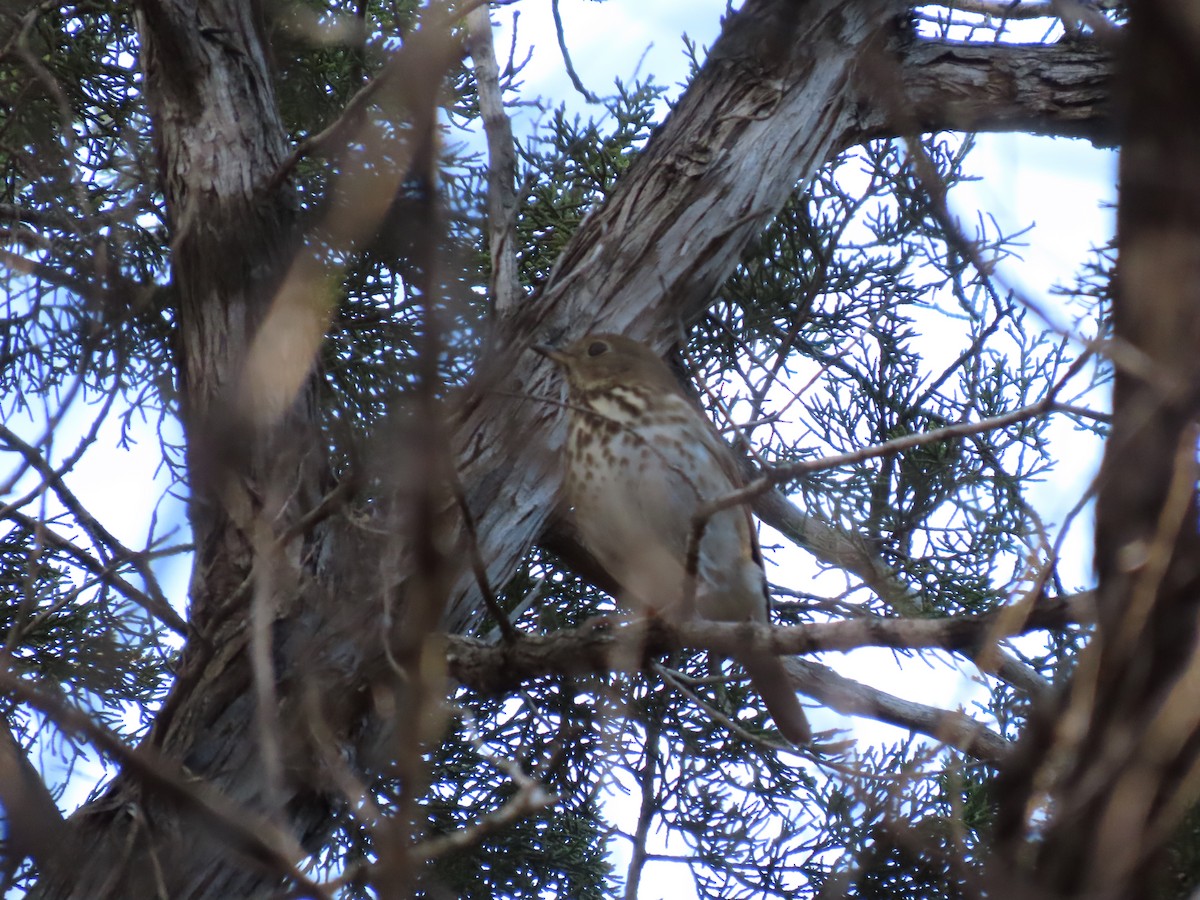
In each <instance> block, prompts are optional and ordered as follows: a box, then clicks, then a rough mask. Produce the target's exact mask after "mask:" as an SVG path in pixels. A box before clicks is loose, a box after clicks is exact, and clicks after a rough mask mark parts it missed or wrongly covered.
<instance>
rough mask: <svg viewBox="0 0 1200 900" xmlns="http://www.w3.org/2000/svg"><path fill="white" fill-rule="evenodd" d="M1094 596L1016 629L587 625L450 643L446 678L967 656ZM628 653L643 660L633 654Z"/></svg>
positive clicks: (499, 683)
mask: <svg viewBox="0 0 1200 900" xmlns="http://www.w3.org/2000/svg"><path fill="white" fill-rule="evenodd" d="M1090 601H1091V595H1090V594H1081V595H1077V596H1076V597H1072V598H1061V599H1056V600H1046V601H1043V602H1041V603H1039V604H1037V605H1036V606H1034V607H1033V608H1032V609H1031V610H1030V612H1029V614H1028V615H1027V616H1025V617H1023V618H1022V619H1020V620H1019V621H1011V622H1010V621H1007V619H1008V618H1009V617H1008V616H1007V615H1006V613H1007V609H1001V610H998V611H996V612H993V613H987V614H985V615H978V616H958V617H955V618H947V619H879V618H865V619H855V620H850V621H842V622H820V623H813V624H808V625H796V626H792V627H787V628H782V627H768V626H765V625H756V624H754V623H729V622H711V621H704V620H696V621H692V622H686V623H676V624H668V623H666V622H663V621H661V620H658V619H654V620H637V621H632V622H629V623H627V624H625V625H624V626H623V627H620V628H616V629H613V628H610V627H607V622H606V623H604V626H603V627H600V626H597V625H585V626H583V627H581V628H578V629H574V630H570V631H560V632H556V633H554V634H552V635H544V636H543V635H522V636H521V637H520V639H519V640H517V641H513V642H511V643H500V644H486V643H484V642H483V641H480V640H477V639H474V638H466V637H451V638H449V639H448V641H449V646H448V663H449V669H450V674H451V675H453V677H454V678H456V679H457V680H458V681H459V682H461V683H462V684H464V685H467V686H468V687H471V688H473V689H475V690H477V691H480V692H482V693H485V694H497V693H504V692H506V691H509V690H512V689H513V688H515V687H517V686H519V685H521V684H523V683H524V682H526V681H528V680H529V679H531V678H537V677H540V676H545V675H585V674H596V673H607V672H614V671H639V670H641V669H642V668H644V667H645V665H646V663H647V660H649V659H651V658H653V657H656V656H658V655H661V654H663V653H668V652H670V651H672V650H679V649H682V648H689V649H694V650H709V651H713V652H716V653H720V654H722V655H725V656H731V657H732V656H745V655H754V654H774V655H792V654H805V653H818V652H821V651H829V650H852V649H856V648H859V647H890V648H894V649H903V650H918V649H932V648H937V649H941V650H950V651H962V652H971V651H975V650H977V649H979V648H983V647H988V646H990V645H991V644H992V643H993V642H994V641H996V640H999V639H1002V638H1005V637H1012V636H1014V635H1017V634H1025V633H1028V632H1030V631H1038V630H1045V629H1050V630H1058V629H1062V628H1066V627H1070V626H1072V625H1079V624H1084V623H1088V622H1090V621H1091V617H1092V616H1091V611H1090V610H1091V602H1090ZM630 647H636V648H639V649H640V651H641V653H640V655H639V654H638V653H633V654H631V653H630Z"/></svg>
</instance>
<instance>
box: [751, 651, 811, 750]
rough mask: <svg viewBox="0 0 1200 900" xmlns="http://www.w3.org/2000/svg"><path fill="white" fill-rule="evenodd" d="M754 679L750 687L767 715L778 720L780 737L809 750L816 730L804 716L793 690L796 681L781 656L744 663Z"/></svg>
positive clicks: (765, 657)
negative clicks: (752, 686)
mask: <svg viewBox="0 0 1200 900" xmlns="http://www.w3.org/2000/svg"><path fill="white" fill-rule="evenodd" d="M739 661H740V662H741V664H742V665H743V666H745V667H746V671H747V672H748V673H749V675H750V683H751V684H753V685H754V689H755V690H757V691H758V693H759V694H760V695H761V696H762V698H763V703H765V704H766V706H767V712H769V713H770V714H771V718H772V719H774V720H775V726H776V727H777V728H778V729H779V733H780V734H782V735H783V736H784V737H785V738H787V739H788V740H789V741H791V742H792V743H793V744H795V745H796V746H797V747H804V746H807V745H808V744H810V743H811V742H812V729H811V728H810V727H809V725H808V716H806V715H805V714H804V709H803V707H801V706H800V701H799V700H797V699H796V692H795V690H793V688H792V679H791V676H790V675H789V674H788V671H787V669H786V668H785V667H784V665H783V663H782V662H781V661H780V659H779V657H778V656H762V657H758V658H756V659H753V660H748V659H744V658H743V659H740V660H739Z"/></svg>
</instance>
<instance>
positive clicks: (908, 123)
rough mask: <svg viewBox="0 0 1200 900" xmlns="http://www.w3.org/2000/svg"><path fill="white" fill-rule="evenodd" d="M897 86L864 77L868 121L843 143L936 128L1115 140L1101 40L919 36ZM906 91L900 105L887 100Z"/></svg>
mask: <svg viewBox="0 0 1200 900" xmlns="http://www.w3.org/2000/svg"><path fill="white" fill-rule="evenodd" d="M898 62H899V66H898V73H897V74H898V75H899V77H900V80H901V86H900V88H899V89H898V90H888V91H880V90H879V89H878V84H876V83H873V82H870V81H868V82H864V84H863V90H864V97H863V100H862V102H863V107H862V108H863V110H864V113H863V115H862V118H861V119H859V121H857V122H856V123H855V126H854V130H853V131H852V132H849V133H847V134H846V135H845V136H844V137H843V140H842V141H841V142H840V144H841V145H842V146H851V145H853V144H857V143H859V142H860V141H862V140H863V139H864V138H870V137H896V136H903V135H906V134H911V133H912V132H913V131H914V130H915V131H918V132H930V131H976V132H978V131H1020V132H1025V133H1028V134H1044V135H1052V136H1055V137H1080V138H1087V139H1088V140H1090V141H1092V143H1094V144H1096V145H1098V146H1104V147H1110V146H1113V145H1114V144H1115V143H1116V138H1117V135H1116V124H1115V121H1114V119H1113V109H1112V102H1111V98H1112V91H1113V56H1112V51H1111V50H1110V49H1109V48H1107V47H1105V46H1104V45H1102V44H1101V43H1100V42H1098V41H1083V40H1079V41H1071V42H1063V43H1058V44H1050V45H1046V44H971V43H962V42H957V41H941V40H931V39H922V40H913V41H911V42H909V43H907V44H906V45H904V46H902V47H900V48H899V61H898ZM897 94H899V95H900V96H901V97H902V99H901V100H899V101H898V102H885V103H880V98H881V97H883V98H885V100H886V98H888V97H889V96H895V95H897Z"/></svg>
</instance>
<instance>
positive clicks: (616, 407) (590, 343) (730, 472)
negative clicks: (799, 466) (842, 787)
mask: <svg viewBox="0 0 1200 900" xmlns="http://www.w3.org/2000/svg"><path fill="white" fill-rule="evenodd" d="M534 349H536V350H537V351H538V352H539V353H541V354H543V355H544V356H548V357H550V359H552V360H554V361H555V362H556V363H558V364H559V365H560V366H561V367H562V368H563V369H564V371H565V372H566V376H567V385H568V405H569V407H570V409H569V418H570V425H569V429H570V430H569V435H568V438H567V483H566V490H567V497H568V500H569V502H570V503H571V505H572V506H573V507H574V508H575V520H576V525H577V527H578V529H579V532H580V535H581V537H582V539H583V543H584V544H585V545H586V546H587V548H588V550H590V551H591V553H592V555H593V556H595V557H596V559H597V561H598V562H599V563H600V564H601V565H602V566H604V568H605V569H606V570H607V571H608V572H609V574H610V575H612V576H613V578H614V579H616V581H617V582H618V583H619V584H620V585H621V587H622V589H623V592H624V593H625V594H626V595H628V596H627V597H623V598H622V599H624V600H627V601H632V602H633V603H634V604H636V605H638V606H640V607H642V608H644V609H646V610H648V611H652V612H654V613H656V614H658V615H662V616H665V617H668V618H669V617H672V616H675V617H678V616H680V615H682V614H684V613H685V606H687V601H689V600H693V601H694V608H695V611H696V612H697V613H698V614H699V615H700V616H702V617H704V618H707V619H715V620H719V621H730V622H747V621H748V622H761V623H764V624H765V623H766V622H767V621H768V611H769V606H770V595H769V594H768V592H767V580H766V575H765V573H764V572H763V568H762V554H761V552H760V551H759V547H758V540H757V536H756V535H755V531H754V525H753V522H752V521H751V519H750V512H749V510H748V509H746V507H744V506H734V507H730V508H728V509H723V510H721V511H719V512H717V513H715V514H714V515H712V516H711V517H710V518H709V520H708V521H707V523H706V525H705V527H704V530H703V534H702V537H701V540H700V542H699V546H698V554H697V555H696V563H695V565H694V571H693V572H692V573H691V578H689V573H688V568H687V559H688V550H689V543H691V542H692V541H693V540H694V539H693V537H692V535H693V526H692V523H693V520H694V516H695V514H696V512H697V511H698V509H699V508H700V507H701V505H703V504H705V503H707V502H710V501H712V500H715V499H717V498H719V497H723V496H725V495H727V494H729V493H731V492H733V491H734V490H736V489H737V488H738V487H740V486H741V482H740V480H739V478H738V476H737V469H736V466H735V464H734V460H733V456H732V453H731V452H730V450H729V448H728V447H727V446H726V444H725V442H724V441H723V440H722V439H721V437H720V435H719V434H718V433H717V430H716V428H715V427H714V426H713V424H712V423H711V422H710V421H709V420H708V419H707V418H706V417H705V416H704V414H703V413H702V412H701V411H700V410H699V409H698V408H697V407H696V406H695V405H694V404H693V403H692V402H691V401H690V400H689V399H688V397H687V396H686V395H685V394H684V393H683V391H682V390H681V389H680V386H679V383H678V382H677V381H676V380H675V376H674V375H673V374H672V373H671V370H670V369H669V368H667V366H666V364H665V363H664V362H663V361H662V360H661V359H660V358H659V357H658V356H657V355H656V354H655V353H654V352H653V351H652V350H651V349H650V348H649V347H646V346H645V345H643V344H639V343H638V342H637V341H634V340H631V339H629V338H627V337H622V336H621V335H617V334H592V335H588V336H586V337H583V338H581V339H579V340H578V341H576V342H575V343H573V344H570V345H568V346H566V347H563V348H561V349H554V348H551V347H546V346H537V347H535V348H534ZM689 584H690V585H691V588H689ZM692 590H694V596H693V597H689V596H688V595H689V593H690V592H691V591H692ZM739 661H740V662H741V663H742V665H744V666H745V667H746V670H747V672H748V673H749V674H750V679H751V682H752V683H753V684H754V686H755V688H756V689H757V690H758V692H759V693H760V694H761V695H762V698H763V700H764V701H765V703H766V705H767V710H768V711H769V712H770V713H771V716H772V717H773V718H774V719H775V724H776V725H778V727H779V730H780V732H781V733H782V734H783V735H784V737H786V738H787V739H788V740H790V741H791V742H792V743H794V744H797V745H800V744H807V743H808V742H809V741H810V740H811V738H812V733H811V731H810V730H809V727H808V720H807V719H806V718H805V715H804V710H803V709H801V707H800V703H799V701H798V700H797V699H796V694H795V692H794V691H793V690H792V689H791V688H790V687H789V679H788V675H787V672H786V670H785V669H784V667H783V664H782V663H781V662H780V661H779V658H778V657H775V656H759V657H755V658H752V659H751V658H743V659H740V660H739Z"/></svg>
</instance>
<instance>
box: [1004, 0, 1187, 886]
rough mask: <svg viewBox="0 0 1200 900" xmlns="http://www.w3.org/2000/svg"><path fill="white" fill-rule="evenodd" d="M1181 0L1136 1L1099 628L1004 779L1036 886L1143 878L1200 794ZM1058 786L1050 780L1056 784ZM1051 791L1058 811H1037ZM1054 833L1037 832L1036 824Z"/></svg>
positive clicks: (1016, 846)
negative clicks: (1136, 365) (1035, 836)
mask: <svg viewBox="0 0 1200 900" xmlns="http://www.w3.org/2000/svg"><path fill="white" fill-rule="evenodd" d="M1194 10H1195V7H1194V6H1193V5H1192V4H1190V3H1186V2H1176V0H1146V2H1139V3H1136V4H1132V5H1131V6H1130V20H1129V26H1128V28H1127V29H1126V31H1125V33H1124V35H1123V44H1122V53H1123V58H1122V60H1121V66H1120V76H1119V78H1118V81H1117V83H1118V84H1120V85H1121V88H1122V90H1123V92H1124V95H1125V96H1124V97H1123V98H1122V99H1123V110H1124V114H1125V122H1124V135H1123V150H1122V154H1121V162H1120V197H1121V205H1120V210H1119V213H1118V219H1117V239H1118V249H1119V251H1120V268H1119V279H1118V283H1117V294H1116V298H1115V300H1114V306H1113V322H1114V333H1115V340H1116V341H1119V342H1124V343H1125V344H1126V345H1127V346H1129V347H1131V348H1132V349H1133V350H1135V351H1136V352H1137V353H1138V354H1140V355H1141V358H1142V359H1143V360H1145V363H1146V364H1145V365H1144V366H1142V367H1141V369H1140V371H1138V372H1131V371H1128V370H1125V369H1123V368H1121V367H1120V365H1118V366H1117V367H1116V375H1115V385H1114V393H1113V425H1112V432H1111V434H1110V436H1109V438H1108V442H1107V446H1106V452H1105V456H1104V463H1103V467H1102V469H1101V473H1100V481H1099V484H1100V492H1099V496H1098V500H1097V508H1096V565H1097V569H1098V570H1099V586H1098V588H1097V597H1098V614H1099V629H1098V635H1097V638H1096V640H1095V641H1094V642H1093V644H1092V645H1091V646H1090V647H1089V648H1088V649H1087V651H1086V653H1085V654H1084V655H1083V657H1082V658H1081V660H1080V662H1079V665H1078V668H1077V671H1076V673H1075V675H1074V677H1073V679H1072V682H1071V684H1070V685H1069V686H1068V689H1067V690H1066V692H1065V694H1064V696H1063V697H1062V698H1061V700H1060V702H1059V703H1058V704H1057V705H1056V706H1054V707H1053V708H1051V709H1048V710H1043V711H1042V715H1041V716H1040V717H1037V716H1035V718H1034V720H1033V721H1032V722H1031V725H1030V727H1029V729H1028V733H1027V734H1026V736H1025V737H1024V738H1023V739H1022V751H1023V753H1022V757H1021V761H1020V763H1019V764H1017V765H1014V766H1013V768H1012V770H1011V771H1010V772H1008V773H1007V775H1006V778H1007V784H1005V783H1004V782H1001V785H1000V786H999V789H1000V796H1001V797H1002V798H1003V805H1002V809H1001V814H1002V815H1001V819H1000V832H1001V836H1002V837H1003V838H1005V839H1006V840H1007V842H1008V844H1009V848H1008V849H1009V855H1010V858H1011V857H1015V858H1017V859H1021V858H1022V857H1024V858H1031V857H1033V858H1035V860H1034V863H1033V865H1032V866H1030V867H1029V868H1030V870H1031V872H1030V877H1031V879H1032V880H1033V881H1034V882H1036V884H1037V886H1038V890H1037V893H1036V896H1039V897H1048V898H1050V897H1053V898H1068V897H1088V898H1092V900H1116V898H1123V897H1134V896H1145V895H1147V894H1149V893H1151V892H1152V890H1153V888H1152V887H1151V886H1152V885H1154V880H1153V877H1152V876H1153V875H1155V874H1157V873H1158V871H1160V870H1159V867H1158V866H1156V865H1155V856H1156V854H1157V853H1158V851H1159V850H1160V848H1161V847H1162V845H1163V843H1164V842H1165V841H1166V840H1167V839H1168V838H1169V837H1171V836H1172V834H1173V831H1174V829H1175V827H1176V825H1177V824H1178V823H1179V821H1180V820H1181V818H1182V816H1183V814H1184V813H1185V812H1186V811H1187V810H1188V809H1190V808H1191V806H1192V804H1193V803H1194V802H1195V800H1196V798H1197V796H1198V795H1200V784H1197V779H1196V772H1197V768H1196V767H1197V764H1198V762H1200V703H1198V701H1197V697H1198V696H1200V694H1198V691H1200V652H1198V648H1197V612H1198V610H1200V529H1198V526H1197V502H1196V481H1197V474H1198V473H1197V465H1196V450H1197V418H1198V416H1200V390H1198V388H1197V385H1200V55H1198V48H1200V28H1198V27H1197V24H1196V22H1197V20H1196V17H1195V13H1194ZM1044 792H1045V793H1044ZM1043 806H1045V807H1046V808H1047V809H1048V810H1049V817H1050V820H1049V823H1048V825H1047V824H1046V823H1045V822H1044V821H1043V820H1040V819H1039V820H1037V821H1035V822H1031V821H1030V817H1031V814H1032V815H1035V816H1036V815H1037V811H1038V810H1041V809H1042V808H1043ZM1030 832H1033V833H1038V832H1040V833H1043V834H1044V840H1043V842H1042V843H1041V845H1040V846H1037V847H1030V846H1029V845H1027V844H1026V843H1025V841H1026V838H1027V834H1028V833H1030Z"/></svg>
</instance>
